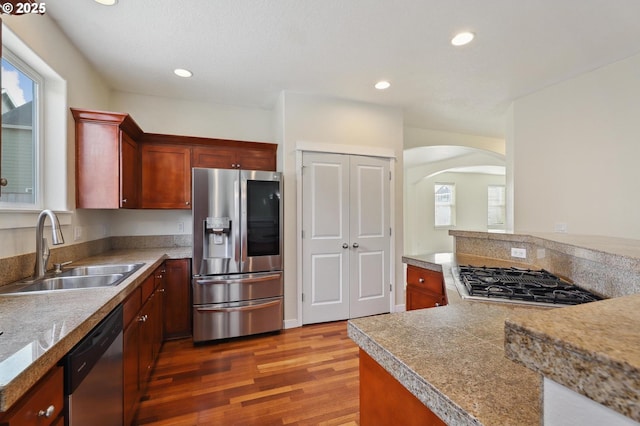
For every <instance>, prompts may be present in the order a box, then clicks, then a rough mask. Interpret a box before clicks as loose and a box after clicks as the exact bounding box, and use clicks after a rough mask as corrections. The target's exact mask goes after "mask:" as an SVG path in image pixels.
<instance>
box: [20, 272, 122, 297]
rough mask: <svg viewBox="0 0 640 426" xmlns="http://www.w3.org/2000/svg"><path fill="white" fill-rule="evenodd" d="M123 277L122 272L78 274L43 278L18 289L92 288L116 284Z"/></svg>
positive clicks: (22, 290) (23, 290) (24, 290)
mask: <svg viewBox="0 0 640 426" xmlns="http://www.w3.org/2000/svg"><path fill="white" fill-rule="evenodd" d="M123 278H124V274H106V275H78V276H67V277H55V278H45V279H43V280H39V281H36V282H35V283H33V284H29V285H28V286H26V287H23V288H22V289H21V290H20V293H22V292H26V291H49V290H69V289H72V288H92V287H106V286H114V285H117V284H118V283H119V282H120V281H122V279H123Z"/></svg>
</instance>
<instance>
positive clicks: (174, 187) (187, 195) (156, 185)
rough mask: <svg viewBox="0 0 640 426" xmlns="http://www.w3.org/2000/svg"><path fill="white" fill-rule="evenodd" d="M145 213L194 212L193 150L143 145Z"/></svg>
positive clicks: (185, 147)
mask: <svg viewBox="0 0 640 426" xmlns="http://www.w3.org/2000/svg"><path fill="white" fill-rule="evenodd" d="M140 159H141V171H142V183H141V189H142V196H141V198H142V199H141V203H140V207H142V208H145V209H190V208H191V148H190V147H189V146H175V145H164V144H143V145H142V148H141V150H140Z"/></svg>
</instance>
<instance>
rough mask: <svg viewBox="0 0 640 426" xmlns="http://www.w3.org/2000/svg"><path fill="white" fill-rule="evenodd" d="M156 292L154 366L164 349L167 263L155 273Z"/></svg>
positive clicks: (154, 294) (152, 321)
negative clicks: (161, 350)
mask: <svg viewBox="0 0 640 426" xmlns="http://www.w3.org/2000/svg"><path fill="white" fill-rule="evenodd" d="M154 275H155V292H154V293H153V299H152V310H153V311H152V312H153V317H152V318H151V327H152V328H153V340H152V342H151V343H152V347H151V352H152V357H153V359H152V364H153V363H155V361H156V359H157V358H158V355H159V354H160V349H161V348H162V340H163V335H164V326H163V317H164V299H165V296H166V289H165V283H166V263H163V264H162V266H160V267H159V268H158V269H156V271H155V273H154Z"/></svg>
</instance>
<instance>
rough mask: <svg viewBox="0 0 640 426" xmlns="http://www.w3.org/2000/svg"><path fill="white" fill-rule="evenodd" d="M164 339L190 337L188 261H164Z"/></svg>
mask: <svg viewBox="0 0 640 426" xmlns="http://www.w3.org/2000/svg"><path fill="white" fill-rule="evenodd" d="M165 270H166V274H165V293H164V316H163V320H164V338H165V339H178V338H182V337H189V336H190V335H191V282H190V281H191V280H190V273H189V271H190V270H191V268H190V260H189V259H168V260H166V261H165Z"/></svg>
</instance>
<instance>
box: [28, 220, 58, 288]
mask: <svg viewBox="0 0 640 426" xmlns="http://www.w3.org/2000/svg"><path fill="white" fill-rule="evenodd" d="M47 216H49V220H50V221H51V231H52V234H53V235H52V243H53V244H54V245H58V244H64V237H63V236H62V231H61V230H60V222H59V221H58V217H57V216H56V215H55V213H54V212H52V211H51V210H42V211H41V212H40V215H39V216H38V224H37V225H36V264H35V267H34V270H33V279H38V278H42V277H43V276H44V274H45V272H46V271H47V262H48V261H49V245H48V244H47V239H46V238H45V237H44V236H43V234H44V220H45V219H46V218H47Z"/></svg>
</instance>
